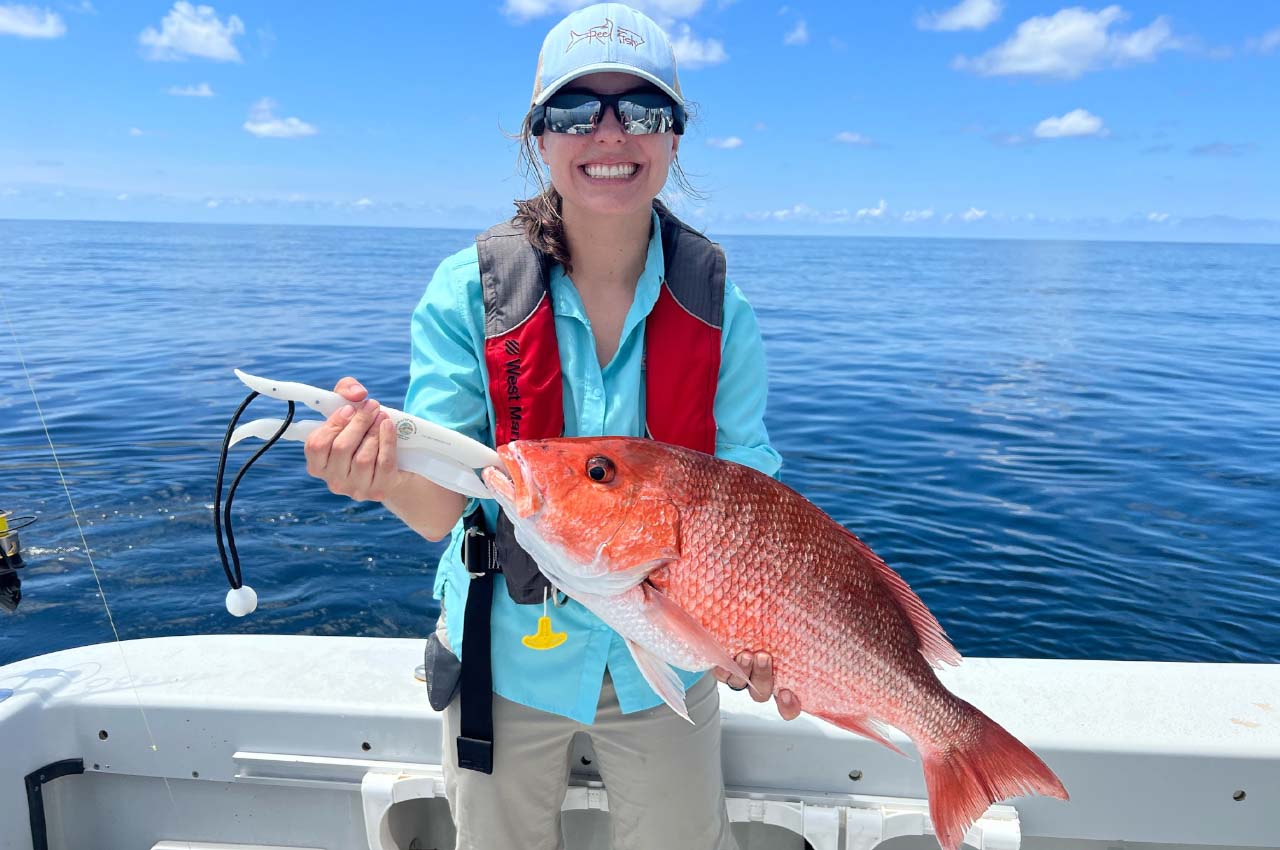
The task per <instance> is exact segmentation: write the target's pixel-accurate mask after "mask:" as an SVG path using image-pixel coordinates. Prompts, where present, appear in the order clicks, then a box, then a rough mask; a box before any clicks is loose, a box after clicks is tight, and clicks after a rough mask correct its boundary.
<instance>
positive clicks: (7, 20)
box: [0, 5, 67, 38]
mask: <svg viewBox="0 0 1280 850" xmlns="http://www.w3.org/2000/svg"><path fill="white" fill-rule="evenodd" d="M66 32H67V25H66V24H64V23H63V22H62V16H61V15H59V14H58V13H57V12H51V11H49V10H48V9H39V8H36V7H35V6H17V5H0V35H16V36H17V37H18V38H58V37H59V36H62V35H65V34H66Z"/></svg>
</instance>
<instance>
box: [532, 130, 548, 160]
mask: <svg viewBox="0 0 1280 850" xmlns="http://www.w3.org/2000/svg"><path fill="white" fill-rule="evenodd" d="M534 138H536V139H537V140H538V155H539V156H541V157H542V161H543V162H546V161H547V136H546V134H545V133H544V134H543V135H541V136H535V137H534Z"/></svg>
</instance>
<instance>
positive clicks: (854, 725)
mask: <svg viewBox="0 0 1280 850" xmlns="http://www.w3.org/2000/svg"><path fill="white" fill-rule="evenodd" d="M809 714H812V715H813V716H814V717H820V718H822V719H823V720H825V721H827V722H828V723H831V724H833V725H835V726H839V727H840V728H841V729H847V730H848V731H850V732H853V733H854V734H855V735H861V736H862V737H864V738H869V739H870V740H872V741H875V742H876V743H877V744H881V745H883V746H886V747H888V748H889V749H891V750H893V751H894V752H895V753H897V754H898V755H900V756H905V755H906V753H904V752H903V751H902V750H900V749H898V748H897V747H896V746H894V744H893V742H892V741H890V740H889V739H888V738H886V737H885V727H884V724H883V723H881V722H880V721H879V720H876V719H875V718H874V717H872V716H871V715H869V714H835V713H833V712H823V711H811V712H809Z"/></svg>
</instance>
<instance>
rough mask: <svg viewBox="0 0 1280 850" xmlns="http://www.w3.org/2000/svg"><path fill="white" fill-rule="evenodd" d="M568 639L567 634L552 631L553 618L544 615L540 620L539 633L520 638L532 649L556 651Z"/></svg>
mask: <svg viewBox="0 0 1280 850" xmlns="http://www.w3.org/2000/svg"><path fill="white" fill-rule="evenodd" d="M568 638H569V635H568V634H566V633H565V632H553V631H551V618H550V617H548V616H547V615H546V614H543V615H542V616H541V617H539V618H538V631H537V632H535V633H534V634H531V635H525V636H524V637H522V638H520V642H521V643H523V644H524V645H525V646H527V647H529V648H530V649H555V648H556V647H557V646H559V645H560V644H562V643H564V642H565V641H566V640H568Z"/></svg>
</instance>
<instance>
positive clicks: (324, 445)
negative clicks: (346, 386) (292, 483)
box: [303, 404, 356, 480]
mask: <svg viewBox="0 0 1280 850" xmlns="http://www.w3.org/2000/svg"><path fill="white" fill-rule="evenodd" d="M355 412H356V409H355V407H353V406H352V405H349V404H348V405H346V406H344V407H343V408H342V409H341V410H338V411H337V412H336V413H334V414H333V415H332V416H330V417H329V418H328V419H326V420H325V422H324V424H323V425H321V426H320V427H319V428H317V429H315V430H314V431H312V432H311V435H310V436H308V437H307V441H306V443H305V444H304V445H303V449H304V451H305V452H306V455H307V472H308V473H309V474H311V475H314V476H315V477H316V478H325V479H326V480H327V475H328V470H329V455H330V454H331V453H332V450H333V440H334V438H335V437H337V436H338V434H340V433H342V429H343V428H345V427H346V426H347V422H348V421H350V419H351V417H352V415H353V414H354V413H355Z"/></svg>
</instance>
